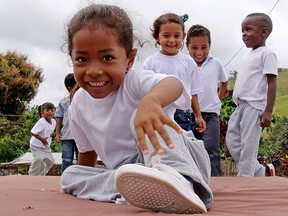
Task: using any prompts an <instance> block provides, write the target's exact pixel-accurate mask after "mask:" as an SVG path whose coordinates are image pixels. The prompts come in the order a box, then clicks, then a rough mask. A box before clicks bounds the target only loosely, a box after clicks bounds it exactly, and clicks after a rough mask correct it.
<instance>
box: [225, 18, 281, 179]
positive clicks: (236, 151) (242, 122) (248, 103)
mask: <svg viewBox="0 0 288 216" xmlns="http://www.w3.org/2000/svg"><path fill="white" fill-rule="evenodd" d="M271 32H272V21H271V19H270V17H269V16H268V15H266V14H263V13H252V14H249V15H248V16H246V17H245V19H244V20H243V22H242V39H243V42H244V43H245V45H246V47H247V48H252V50H251V51H250V53H249V54H248V55H247V57H246V58H245V59H244V62H243V63H242V67H241V68H240V70H239V72H238V76H237V78H236V83H235V86H234V91H233V100H234V102H235V104H237V108H236V109H235V111H234V112H233V113H232V115H231V117H230V120H229V122H228V131H227V134H226V142H227V147H228V149H229V152H230V154H231V155H232V157H233V158H234V160H235V161H236V163H237V166H238V176H265V175H269V176H270V175H275V174H274V167H273V165H272V164H269V165H268V166H266V167H264V166H262V165H261V164H259V162H258V160H257V155H258V148H259V141H260V136H261V127H267V126H269V125H270V123H271V119H272V111H273V107H274V102H275V98H276V91H277V75H278V72H277V58H276V55H275V54H274V53H273V52H272V51H271V50H270V49H268V48H267V47H266V45H265V43H266V39H267V38H268V36H269V35H270V33H271Z"/></svg>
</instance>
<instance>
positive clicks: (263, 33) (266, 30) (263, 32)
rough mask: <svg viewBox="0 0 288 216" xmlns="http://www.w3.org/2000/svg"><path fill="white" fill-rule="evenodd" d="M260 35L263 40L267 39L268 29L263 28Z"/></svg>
mask: <svg viewBox="0 0 288 216" xmlns="http://www.w3.org/2000/svg"><path fill="white" fill-rule="evenodd" d="M262 35H263V37H264V38H267V37H268V35H269V30H268V28H266V27H264V28H263V29H262Z"/></svg>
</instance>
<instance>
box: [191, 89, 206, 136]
mask: <svg viewBox="0 0 288 216" xmlns="http://www.w3.org/2000/svg"><path fill="white" fill-rule="evenodd" d="M191 104H192V110H193V114H194V115H195V121H196V124H197V125H198V127H197V128H196V130H197V131H198V132H199V133H203V132H204V131H205V130H206V122H205V121H204V119H203V117H202V115H201V111H200V106H199V101H198V95H197V94H195V95H192V101H191Z"/></svg>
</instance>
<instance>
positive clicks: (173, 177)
mask: <svg viewBox="0 0 288 216" xmlns="http://www.w3.org/2000/svg"><path fill="white" fill-rule="evenodd" d="M115 183H116V187H117V189H118V191H119V192H120V194H121V195H122V196H123V198H124V199H125V200H126V201H127V202H128V203H130V204H131V205H134V206H137V207H140V208H145V209H150V210H154V211H161V212H165V213H180V214H185V213H186V214H191V213H204V212H207V210H206V207H205V205H204V203H203V202H202V201H201V200H200V198H199V197H198V196H197V194H195V192H194V189H193V186H192V185H191V184H190V183H189V182H188V181H187V180H186V179H185V178H184V177H183V176H182V175H180V174H179V173H178V172H177V171H176V170H174V169H173V168H171V167H169V166H167V165H165V164H154V166H153V168H149V167H145V166H141V165H137V164H126V165H123V166H121V167H120V168H119V169H118V170H117V171H116V173H115Z"/></svg>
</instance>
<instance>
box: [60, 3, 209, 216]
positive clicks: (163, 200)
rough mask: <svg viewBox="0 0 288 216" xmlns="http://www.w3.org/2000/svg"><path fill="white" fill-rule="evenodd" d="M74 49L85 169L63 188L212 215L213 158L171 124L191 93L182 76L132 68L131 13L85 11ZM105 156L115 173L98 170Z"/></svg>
mask: <svg viewBox="0 0 288 216" xmlns="http://www.w3.org/2000/svg"><path fill="white" fill-rule="evenodd" d="M68 50H69V55H70V56H71V59H72V63H73V68H74V75H75V79H76V81H77V84H78V85H79V86H80V89H79V90H78V91H77V92H76V93H75V95H74V97H73V101H72V103H71V105H70V107H69V123H70V129H71V133H72V135H73V137H74V139H75V141H76V143H77V146H78V150H79V157H78V164H79V165H73V166H70V167H68V168H67V169H66V170H65V171H64V173H63V174H62V176H61V186H62V188H63V190H64V191H65V192H66V193H70V194H72V195H74V196H77V197H80V198H85V199H92V200H96V201H105V202H113V201H114V202H115V201H117V197H118V198H119V197H121V196H122V198H125V199H126V201H128V202H129V203H130V204H132V205H135V206H138V207H141V208H146V209H151V210H155V211H162V212H169V213H173V212H174V213H176V212H177V213H185V212H186V213H195V212H197V213H200V212H206V211H207V210H206V208H208V207H210V206H211V204H212V199H213V195H212V192H211V190H210V187H209V178H210V164H209V157H208V154H207V152H206V151H205V149H204V147H203V143H199V142H192V138H190V137H188V136H189V135H191V132H190V133H188V132H187V133H185V132H183V133H182V130H181V128H180V127H179V126H178V125H177V124H176V123H175V122H174V121H173V120H172V119H171V118H173V114H174V112H175V109H176V107H177V106H176V104H180V105H181V104H182V103H181V102H180V101H181V100H182V101H183V103H185V101H186V99H187V98H189V95H187V94H183V95H182V92H183V85H182V83H181V81H180V80H179V79H178V78H177V77H175V76H167V75H164V74H156V73H154V72H152V71H148V70H147V71H145V70H132V69H131V67H132V65H133V62H134V59H135V55H136V52H137V50H136V49H133V25H132V22H131V20H130V19H129V17H128V15H127V14H126V12H125V11H124V10H123V9H121V8H119V7H117V6H112V5H98V4H91V5H90V6H88V7H86V8H83V9H82V10H80V11H79V12H78V13H76V15H74V16H73V17H72V19H71V21H70V23H69V25H68ZM171 86H173V87H174V88H173V89H171V88H170V87H171ZM180 96H181V97H180ZM179 97H180V98H179ZM178 98H179V99H178ZM177 99H178V100H179V101H177V103H175V101H176V100H177ZM157 155H158V156H157ZM159 155H161V156H159ZM98 156H99V157H100V158H101V160H102V161H103V163H104V164H105V165H106V167H107V169H102V168H95V164H96V159H97V157H98ZM152 157H153V160H152ZM159 157H160V158H159ZM160 160H161V161H160ZM136 163H142V164H143V165H139V164H136ZM131 183H132V185H131ZM120 194H121V195H120ZM151 200H152V202H151ZM154 201H155V202H154Z"/></svg>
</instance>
